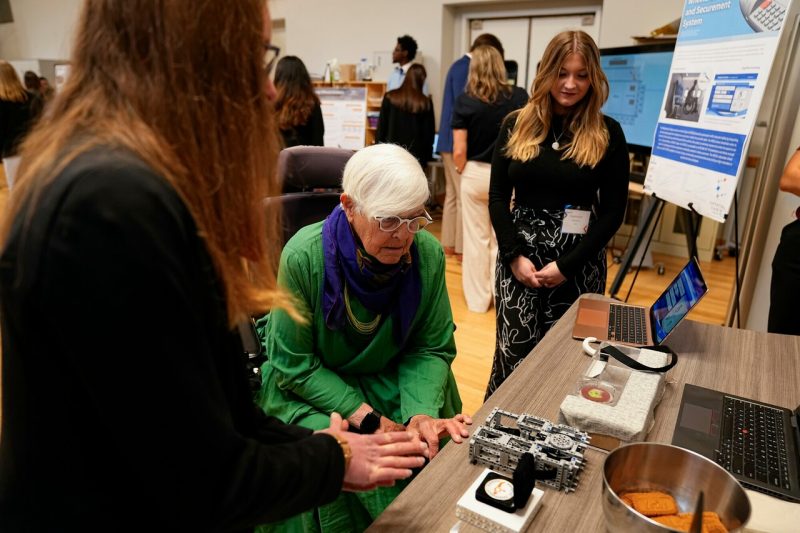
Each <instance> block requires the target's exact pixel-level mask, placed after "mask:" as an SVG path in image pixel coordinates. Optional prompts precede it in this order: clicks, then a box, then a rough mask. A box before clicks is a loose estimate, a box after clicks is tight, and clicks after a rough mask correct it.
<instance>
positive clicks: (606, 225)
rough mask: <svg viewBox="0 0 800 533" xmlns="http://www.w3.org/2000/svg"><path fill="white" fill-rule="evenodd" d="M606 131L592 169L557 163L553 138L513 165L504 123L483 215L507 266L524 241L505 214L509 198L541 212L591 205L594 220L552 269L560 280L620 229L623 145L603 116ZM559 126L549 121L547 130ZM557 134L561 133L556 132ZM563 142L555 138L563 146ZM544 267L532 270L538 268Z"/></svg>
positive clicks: (624, 192) (508, 125)
mask: <svg viewBox="0 0 800 533" xmlns="http://www.w3.org/2000/svg"><path fill="white" fill-rule="evenodd" d="M604 119H605V124H606V127H607V128H608V131H609V137H610V140H609V145H608V149H607V151H606V154H605V156H604V157H603V159H602V160H601V161H600V162H599V163H598V164H597V165H596V166H595V167H594V168H589V167H586V166H584V167H581V166H578V165H577V164H576V163H575V162H574V161H572V160H571V159H569V160H566V161H563V160H561V154H562V153H563V151H558V152H557V151H555V150H553V148H552V147H551V144H552V143H553V141H554V140H555V139H554V135H553V130H551V132H550V136H549V137H548V138H547V139H545V141H544V142H543V143H542V145H541V148H540V152H539V156H538V157H536V158H535V159H532V160H530V161H525V162H522V161H517V160H512V159H510V158H509V157H507V156H506V155H505V153H504V151H505V146H506V142H507V141H508V138H509V136H510V134H511V131H512V130H513V127H514V120H513V119H512V120H507V121H506V122H505V123H504V124H503V127H502V129H501V130H500V136H499V137H498V142H497V144H496V146H495V150H494V155H493V157H492V174H491V181H490V184H489V214H490V215H491V219H492V226H493V227H494V231H495V234H496V235H497V243H498V247H499V250H500V254H501V257H503V258H504V259H505V260H506V261H508V262H510V261H511V260H512V259H514V258H515V257H517V256H518V255H522V251H523V250H524V243H525V241H524V239H523V238H522V236H521V235H518V233H517V230H516V228H515V227H514V222H513V219H512V216H511V212H510V211H509V207H508V206H509V204H510V202H511V196H512V193H513V195H514V203H515V205H521V206H525V207H533V208H543V209H564V208H565V207H566V206H568V205H571V206H580V207H583V208H591V207H592V206H596V213H597V220H595V221H594V223H593V224H591V225H590V226H589V230H588V231H587V232H586V234H585V235H584V236H583V239H581V241H580V243H579V244H578V245H577V246H575V248H573V249H572V250H570V251H569V252H567V253H566V254H564V255H563V256H561V257H560V258H559V259H558V260H557V261H556V265H558V269H559V270H560V271H561V273H562V274H563V275H564V276H566V277H571V276H573V275H574V274H575V273H576V272H578V270H579V269H580V268H581V265H583V264H584V263H585V262H586V261H587V260H588V259H589V258H590V257H592V256H594V255H596V254H597V252H599V251H600V250H601V249H602V248H603V247H604V246H605V245H606V244H607V243H608V241H609V240H610V239H611V237H612V236H613V235H614V233H615V232H616V231H617V230H618V229H619V227H620V225H621V224H622V220H623V217H624V216H625V206H626V204H627V200H628V179H629V173H630V168H629V163H628V145H627V143H626V142H625V134H624V133H623V132H622V128H621V127H620V125H619V123H618V122H617V121H616V120H614V119H612V118H611V117H607V116H606V117H604ZM559 128H560V123H559V122H558V121H554V125H553V129H555V130H559ZM559 131H563V130H559ZM566 140H567V139H566V138H564V137H562V138H561V139H560V141H561V144H562V145H563V144H564V142H565V141H566ZM543 266H544V265H536V267H537V268H541V267H543Z"/></svg>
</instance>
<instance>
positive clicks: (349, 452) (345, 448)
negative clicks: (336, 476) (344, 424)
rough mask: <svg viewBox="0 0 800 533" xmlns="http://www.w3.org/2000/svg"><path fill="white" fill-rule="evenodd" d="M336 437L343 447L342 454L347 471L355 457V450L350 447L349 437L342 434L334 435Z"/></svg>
mask: <svg viewBox="0 0 800 533" xmlns="http://www.w3.org/2000/svg"><path fill="white" fill-rule="evenodd" d="M333 438H334V439H336V442H338V443H339V446H340V447H341V448H342V455H343V456H344V471H345V472H347V469H348V467H349V466H350V459H352V458H353V450H351V449H350V445H349V444H348V443H347V439H345V438H344V437H342V436H340V435H334V436H333Z"/></svg>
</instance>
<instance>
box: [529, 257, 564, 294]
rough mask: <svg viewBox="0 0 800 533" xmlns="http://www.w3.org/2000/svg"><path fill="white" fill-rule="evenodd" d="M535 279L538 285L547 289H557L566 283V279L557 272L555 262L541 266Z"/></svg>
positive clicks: (559, 271)
mask: <svg viewBox="0 0 800 533" xmlns="http://www.w3.org/2000/svg"><path fill="white" fill-rule="evenodd" d="M536 279H538V280H539V283H540V284H541V285H542V287H546V288H548V289H552V288H553V287H558V286H559V285H561V284H562V283H564V282H565V281H567V278H565V277H564V275H563V274H562V273H561V270H559V268H558V265H557V264H556V262H555V261H551V262H550V263H547V264H546V265H545V266H543V267H542V268H541V270H539V271H538V272H537V273H536Z"/></svg>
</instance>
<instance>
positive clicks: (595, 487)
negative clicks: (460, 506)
mask: <svg viewBox="0 0 800 533" xmlns="http://www.w3.org/2000/svg"><path fill="white" fill-rule="evenodd" d="M590 297H595V298H597V297H599V296H590ZM576 308H577V304H573V306H572V307H571V308H570V309H569V311H567V313H566V314H565V315H564V317H563V318H562V319H561V320H559V321H558V323H557V324H556V325H555V326H554V327H553V329H552V330H551V331H550V332H549V333H548V334H547V335H546V336H545V338H544V339H543V340H542V342H541V343H539V345H538V346H537V347H536V348H535V349H534V350H533V352H531V354H530V355H529V356H528V357H527V358H526V359H525V361H524V362H523V363H522V364H521V365H520V366H519V367H518V368H517V369H516V370H515V371H514V373H513V374H512V375H511V377H510V378H509V379H508V380H506V382H505V383H504V384H503V385H502V386H501V387H500V388H499V389H498V390H497V392H495V394H493V395H492V397H491V398H489V400H488V401H487V402H486V403H485V404H484V405H483V406H482V407H481V408H480V410H479V411H478V412H477V413H475V414H474V415H473V419H474V426H473V427H476V426H479V425H482V424H483V423H484V421H485V420H486V417H487V416H488V415H489V413H490V412H491V410H492V409H493V408H495V407H500V408H502V409H504V410H507V411H511V412H513V413H530V414H533V415H537V416H541V417H544V418H547V419H549V420H551V421H553V422H555V421H557V420H558V411H559V405H560V404H561V401H562V400H563V399H564V397H565V396H566V395H567V394H570V393H571V392H572V390H573V388H574V387H575V383H576V382H577V380H578V379H579V377H580V376H581V375H582V374H583V372H584V371H585V370H586V368H587V367H588V365H589V362H590V359H589V357H587V356H586V355H585V354H584V353H583V351H582V349H581V343H580V341H577V340H574V339H572V326H573V324H574V322H575V314H576ZM667 344H668V345H669V346H670V347H672V348H673V349H674V350H675V351H676V352H677V353H678V354H679V356H680V359H679V362H678V365H677V366H676V367H675V368H673V369H672V370H671V371H670V372H669V374H668V375H667V387H666V392H665V394H664V397H663V399H662V400H661V403H660V404H659V405H658V407H657V408H656V413H655V426H654V427H653V429H652V430H651V431H650V433H649V435H648V440H650V441H659V442H667V443H668V442H670V441H671V440H672V430H673V428H674V426H675V420H676V418H677V416H678V409H679V407H680V400H681V394H682V391H683V385H684V383H693V384H696V385H700V386H704V387H708V388H712V389H718V390H721V391H724V392H728V393H731V394H736V395H741V396H747V397H752V398H754V399H758V400H761V401H764V402H768V403H773V404H777V405H780V406H783V407H788V408H791V409H794V408H795V407H796V406H797V405H798V404H800V337H796V336H788V335H774V334H768V333H760V332H755V331H747V330H739V329H732V328H724V327H721V326H712V325H707V324H701V323H698V322H693V321H691V320H684V321H683V322H682V323H681V324H680V325H679V326H678V327H677V329H676V330H675V331H674V332H673V333H672V335H671V336H670V337H669V338H668V339H667ZM486 357H491V354H486ZM604 458H605V454H604V453H603V452H600V451H596V450H592V449H590V450H587V452H586V459H587V462H588V464H587V466H586V469H585V470H584V472H583V473H582V474H581V480H580V484H579V485H578V489H577V491H576V492H573V493H571V494H565V493H564V492H556V491H554V490H551V489H544V491H545V496H544V499H543V501H542V508H541V509H540V510H539V513H538V515H537V516H536V518H535V519H534V521H533V524H532V526H531V528H530V531H573V532H583V531H604V530H605V523H604V520H603V511H602V507H601V492H602V491H601V489H602V472H601V471H602V464H603V460H604ZM483 468H484V467H483V466H481V465H472V464H470V462H469V446H468V444H467V443H466V442H465V443H464V444H461V445H456V444H453V443H451V444H448V445H447V446H446V447H445V448H444V449H443V450H442V452H441V453H440V454H439V455H438V456H437V457H436V458H435V459H434V460H433V461H432V462H431V464H430V465H428V466H427V467H426V468H425V469H424V470H423V472H422V473H421V474H420V475H419V476H418V477H417V478H416V479H415V480H414V481H413V482H412V483H411V484H410V485H409V486H408V488H406V490H404V491H403V492H402V493H401V494H400V496H399V497H398V498H397V499H396V500H395V501H394V502H393V503H392V504H391V505H390V506H389V507H388V508H387V509H386V511H384V513H383V514H382V515H381V516H380V517H379V518H378V520H376V521H375V522H374V523H373V525H372V526H371V527H370V529H369V530H370V531H385V530H392V531H401V530H403V531H425V532H432V531H449V530H450V528H451V527H452V526H453V524H455V523H456V520H457V519H456V515H455V508H456V502H457V501H458V499H459V498H460V497H461V495H462V494H463V493H464V491H466V490H467V488H468V487H469V486H470V484H471V483H472V482H473V481H474V480H475V479H476V478H477V476H478V474H479V473H480V472H481V471H482V470H483ZM462 531H463V528H462Z"/></svg>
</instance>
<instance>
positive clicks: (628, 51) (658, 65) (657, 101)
mask: <svg viewBox="0 0 800 533" xmlns="http://www.w3.org/2000/svg"><path fill="white" fill-rule="evenodd" d="M600 64H601V66H602V67H603V71H604V72H605V73H606V77H608V85H609V95H608V100H607V101H606V104H605V105H604V106H603V113H605V114H606V115H608V116H610V117H612V118H614V119H616V120H617V121H618V122H619V123H620V124H621V125H622V130H623V131H624V132H625V139H626V140H627V141H628V145H629V147H630V149H631V151H632V152H637V151H643V152H646V153H647V154H649V153H650V149H651V148H652V146H653V134H654V133H655V130H656V124H657V123H658V116H659V113H660V112H661V104H662V102H663V100H664V91H665V90H666V88H667V78H668V77H669V69H670V66H671V64H672V45H657V46H630V47H624V48H608V49H605V50H600Z"/></svg>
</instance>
